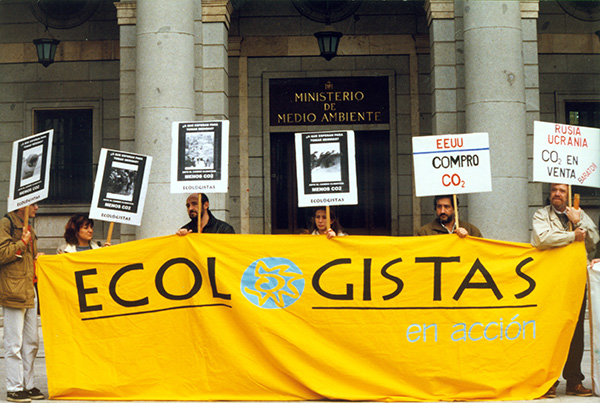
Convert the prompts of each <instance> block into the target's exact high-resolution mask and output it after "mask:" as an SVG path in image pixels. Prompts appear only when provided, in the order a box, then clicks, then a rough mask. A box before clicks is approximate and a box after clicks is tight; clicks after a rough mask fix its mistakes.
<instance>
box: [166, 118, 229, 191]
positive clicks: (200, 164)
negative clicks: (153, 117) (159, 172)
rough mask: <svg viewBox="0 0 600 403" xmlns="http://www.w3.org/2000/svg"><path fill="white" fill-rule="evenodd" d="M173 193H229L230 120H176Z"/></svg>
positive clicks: (173, 146)
mask: <svg viewBox="0 0 600 403" xmlns="http://www.w3.org/2000/svg"><path fill="white" fill-rule="evenodd" d="M171 137H172V141H173V142H172V147H171V193H227V180H228V177H229V173H228V165H227V162H228V161H229V121H227V120H218V121H212V122H208V121H207V122H173V129H172V131H171Z"/></svg>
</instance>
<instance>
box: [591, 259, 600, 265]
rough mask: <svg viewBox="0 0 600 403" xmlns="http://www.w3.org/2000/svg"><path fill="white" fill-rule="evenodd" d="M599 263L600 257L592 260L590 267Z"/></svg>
mask: <svg viewBox="0 0 600 403" xmlns="http://www.w3.org/2000/svg"><path fill="white" fill-rule="evenodd" d="M597 263H600V258H598V259H594V260H592V261H591V262H590V267H591V266H593V265H595V264H597Z"/></svg>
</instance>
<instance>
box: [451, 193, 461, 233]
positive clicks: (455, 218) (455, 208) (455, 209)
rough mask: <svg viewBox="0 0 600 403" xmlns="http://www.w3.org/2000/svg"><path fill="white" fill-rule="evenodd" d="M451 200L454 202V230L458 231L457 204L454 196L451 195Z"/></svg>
mask: <svg viewBox="0 0 600 403" xmlns="http://www.w3.org/2000/svg"><path fill="white" fill-rule="evenodd" d="M452 200H453V201H454V220H455V221H456V229H458V227H459V226H460V225H459V221H458V203H457V201H456V194H453V195H452Z"/></svg>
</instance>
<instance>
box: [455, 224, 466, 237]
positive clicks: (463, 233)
mask: <svg viewBox="0 0 600 403" xmlns="http://www.w3.org/2000/svg"><path fill="white" fill-rule="evenodd" d="M454 233H455V234H457V235H458V236H459V237H461V238H464V237H466V236H467V235H469V231H467V230H466V229H464V228H463V227H459V228H457V229H456V231H454Z"/></svg>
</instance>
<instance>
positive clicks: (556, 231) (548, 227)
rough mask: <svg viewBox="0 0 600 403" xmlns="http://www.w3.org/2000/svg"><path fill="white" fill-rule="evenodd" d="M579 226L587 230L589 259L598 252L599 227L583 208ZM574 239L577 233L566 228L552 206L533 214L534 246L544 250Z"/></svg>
mask: <svg viewBox="0 0 600 403" xmlns="http://www.w3.org/2000/svg"><path fill="white" fill-rule="evenodd" d="M577 227H578V228H582V229H584V230H585V231H586V235H585V250H586V252H587V258H588V260H591V259H592V258H593V256H594V253H595V252H596V244H597V243H598V240H599V239H600V236H599V235H598V228H596V225H595V224H594V222H593V221H592V219H591V218H590V216H588V215H587V214H586V213H585V212H584V211H583V210H581V219H580V220H579V222H578V223H577ZM574 241H575V233H574V232H573V231H567V230H565V227H564V226H563V224H562V222H561V221H560V218H558V216H557V215H556V213H555V212H554V209H553V208H552V206H546V207H544V208H541V209H539V210H538V211H536V212H535V214H534V215H533V231H532V232H531V244H532V245H533V246H535V247H536V248H538V249H542V250H543V249H550V248H556V247H559V246H565V245H568V244H570V243H572V242H574Z"/></svg>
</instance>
